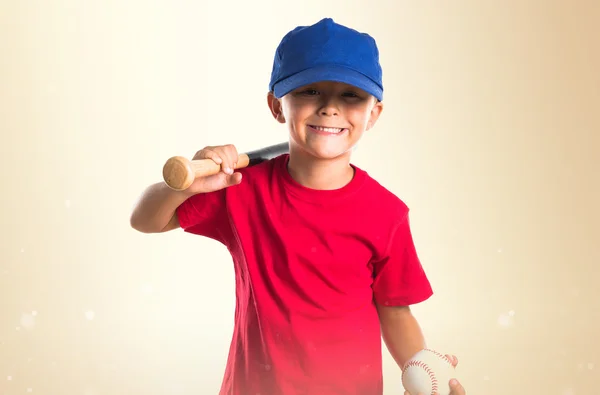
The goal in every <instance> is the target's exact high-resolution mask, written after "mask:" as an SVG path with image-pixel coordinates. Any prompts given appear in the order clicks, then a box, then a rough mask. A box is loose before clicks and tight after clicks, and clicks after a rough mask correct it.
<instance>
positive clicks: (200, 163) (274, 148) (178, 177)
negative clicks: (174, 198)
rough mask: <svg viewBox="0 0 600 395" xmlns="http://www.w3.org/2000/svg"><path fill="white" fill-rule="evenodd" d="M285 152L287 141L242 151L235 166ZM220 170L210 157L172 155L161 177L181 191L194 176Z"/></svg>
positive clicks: (173, 187) (263, 159)
mask: <svg viewBox="0 0 600 395" xmlns="http://www.w3.org/2000/svg"><path fill="white" fill-rule="evenodd" d="M287 152H289V143H288V142H285V143H280V144H275V145H271V146H269V147H264V148H260V149H257V150H254V151H249V152H246V153H242V154H239V155H238V161H237V165H236V167H235V168H236V169H241V168H244V167H248V166H254V165H256V164H258V163H261V162H264V161H266V160H269V159H273V158H275V157H277V156H279V155H281V154H284V153H287ZM220 171H221V166H220V165H218V164H216V163H215V162H214V161H213V160H212V159H197V160H189V159H187V158H185V157H183V156H173V157H171V158H169V159H168V160H167V161H166V162H165V165H164V166H163V179H164V181H165V183H166V184H167V185H168V186H169V187H170V188H171V189H174V190H176V191H183V190H186V189H187V188H189V186H190V185H192V183H193V182H194V180H195V179H196V178H198V177H206V176H210V175H214V174H217V173H219V172H220Z"/></svg>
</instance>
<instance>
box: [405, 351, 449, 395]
mask: <svg viewBox="0 0 600 395" xmlns="http://www.w3.org/2000/svg"><path fill="white" fill-rule="evenodd" d="M453 378H455V370H454V366H452V362H451V361H450V360H449V359H448V358H447V357H446V356H445V355H443V354H441V353H439V352H437V351H434V350H430V349H425V350H421V351H419V352H418V353H416V354H415V355H414V356H413V357H412V358H410V359H409V360H408V361H407V362H406V364H404V367H403V370H402V385H403V386H404V389H405V390H407V391H408V392H409V393H410V395H419V394H420V395H433V394H434V393H437V394H439V395H449V394H450V385H449V384H448V383H449V382H450V380H451V379H453Z"/></svg>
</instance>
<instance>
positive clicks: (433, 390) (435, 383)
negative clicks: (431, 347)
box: [402, 361, 438, 395]
mask: <svg viewBox="0 0 600 395" xmlns="http://www.w3.org/2000/svg"><path fill="white" fill-rule="evenodd" d="M411 366H416V367H418V368H421V369H423V370H424V371H425V372H426V373H427V374H428V375H429V378H430V379H431V394H430V395H433V394H435V393H436V392H437V390H438V381H437V377H435V373H434V372H433V370H431V369H430V368H429V366H428V365H427V364H426V363H424V362H421V361H409V362H408V363H407V364H406V366H405V367H404V371H403V372H402V376H403V378H404V374H405V373H406V371H407V370H408V368H409V367H411Z"/></svg>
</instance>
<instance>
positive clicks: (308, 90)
mask: <svg viewBox="0 0 600 395" xmlns="http://www.w3.org/2000/svg"><path fill="white" fill-rule="evenodd" d="M303 93H304V94H306V95H316V94H317V93H318V92H317V91H316V90H315V89H307V90H305V91H304V92H303Z"/></svg>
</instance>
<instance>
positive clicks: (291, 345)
mask: <svg viewBox="0 0 600 395" xmlns="http://www.w3.org/2000/svg"><path fill="white" fill-rule="evenodd" d="M381 77H382V72H381V67H380V65H379V54H378V49H377V46H376V43H375V41H374V40H373V39H372V38H371V37H370V36H368V35H367V34H362V33H359V32H357V31H355V30H353V29H349V28H347V27H345V26H342V25H339V24H336V23H335V22H334V21H333V20H331V19H329V18H325V19H323V20H321V21H319V22H318V23H316V24H314V25H312V26H304V27H302V26H301V27H297V28H296V29H294V30H292V31H290V32H289V33H288V34H286V35H285V37H284V38H283V39H282V41H281V43H280V45H279V46H278V48H277V52H276V55H275V59H274V64H273V70H272V74H271V82H270V86H269V93H268V95H267V102H268V105H269V108H270V110H271V112H272V114H273V117H274V118H275V119H276V120H277V121H278V122H280V123H282V124H286V125H287V129H288V132H289V143H290V151H289V154H285V155H281V156H279V157H277V158H275V159H272V160H269V161H266V162H263V163H261V164H258V165H255V166H252V167H249V168H244V169H239V170H234V169H235V167H236V160H237V150H236V148H235V146H233V145H224V146H218V147H206V148H204V149H202V150H201V151H199V152H198V153H197V154H196V155H195V156H194V158H193V159H206V158H208V159H212V160H214V161H215V162H216V163H217V164H219V165H220V166H221V169H222V172H221V173H220V174H218V175H214V176H210V177H206V178H198V179H196V180H195V182H194V183H193V184H192V185H191V186H190V187H189V188H188V189H187V190H186V191H183V192H176V191H172V190H170V189H169V188H168V187H167V186H166V185H165V184H164V183H158V184H155V185H152V186H150V187H149V188H148V189H147V190H146V191H145V193H144V194H143V196H142V197H141V199H140V201H139V202H138V204H137V206H136V208H135V209H134V211H133V213H132V217H131V224H132V226H133V227H134V228H135V229H137V230H139V231H141V232H147V233H155V232H165V231H169V230H172V229H176V228H178V227H181V228H182V229H184V230H185V231H186V232H189V233H193V234H197V235H201V236H205V237H209V238H212V239H214V240H217V241H219V242H221V243H222V244H224V245H225V246H226V247H227V248H228V250H229V251H230V253H231V255H232V258H233V261H234V264H235V273H236V309H235V327H234V332H233V339H232V343H231V348H230V351H229V358H228V363H227V367H226V371H225V377H224V379H223V384H222V388H221V391H220V394H221V395H250V394H251V395H255V394H262V395H300V394H305V395H381V394H382V393H383V383H382V356H381V339H382V337H383V339H384V341H385V343H386V346H387V348H388V350H389V351H390V353H391V355H392V356H393V358H394V360H395V361H396V362H397V363H398V365H399V366H400V367H402V366H403V364H404V362H405V361H406V360H407V359H408V358H410V357H411V356H412V355H413V354H414V353H416V352H417V351H419V350H421V349H422V348H424V347H425V344H424V339H423V336H422V333H421V330H420V328H419V325H418V324H417V322H416V320H415V318H414V317H413V316H412V314H411V312H410V307H409V306H410V305H411V304H415V303H419V302H422V301H424V300H426V299H428V298H429V297H430V296H431V295H432V290H431V287H430V284H429V281H428V279H427V277H426V275H425V273H424V271H423V269H422V267H421V264H420V262H419V259H418V257H417V254H416V251H415V247H414V244H413V240H412V237H411V231H410V226H409V221H408V208H407V207H406V205H405V204H404V203H403V202H402V201H401V200H400V199H398V198H397V197H396V196H394V195H393V194H392V193H391V192H389V191H388V190H386V189H385V188H384V187H382V186H381V185H379V184H378V183H377V182H376V181H375V180H373V179H372V178H371V177H370V176H369V175H368V174H367V173H366V172H364V171H363V170H361V169H359V168H358V167H356V166H354V165H352V164H351V163H350V154H351V150H352V148H353V147H354V146H355V144H356V143H357V142H358V141H359V139H360V138H361V137H362V135H363V133H364V132H365V131H367V130H369V129H371V128H372V127H373V126H374V125H375V122H376V121H377V119H378V118H379V115H380V114H381V111H382V109H383V104H382V99H383V87H382V82H381ZM454 361H455V363H456V360H454ZM453 391H454V392H453V394H456V395H462V394H464V390H463V389H462V387H460V385H459V384H456V385H454V386H453ZM423 395H428V394H423Z"/></svg>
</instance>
